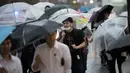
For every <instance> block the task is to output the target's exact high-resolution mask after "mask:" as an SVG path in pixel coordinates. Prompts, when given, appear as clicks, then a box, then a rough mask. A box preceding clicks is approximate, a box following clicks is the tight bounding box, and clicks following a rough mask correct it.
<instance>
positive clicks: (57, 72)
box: [32, 41, 71, 73]
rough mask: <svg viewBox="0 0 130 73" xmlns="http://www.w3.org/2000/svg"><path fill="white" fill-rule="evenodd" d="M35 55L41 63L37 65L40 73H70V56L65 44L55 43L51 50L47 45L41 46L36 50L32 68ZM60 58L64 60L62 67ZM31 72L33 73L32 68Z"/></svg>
mask: <svg viewBox="0 0 130 73" xmlns="http://www.w3.org/2000/svg"><path fill="white" fill-rule="evenodd" d="M37 55H39V56H40V59H41V62H42V63H41V64H40V65H39V70H40V71H41V73H71V55H70V51H69V48H68V46H66V45H65V44H62V43H60V42H57V41H56V42H55V45H54V47H53V48H51V49H50V48H49V47H48V45H47V43H44V44H41V45H40V46H38V47H37V48H36V51H35V55H34V60H33V63H32V66H33V64H34V63H35V58H36V56H37ZM62 58H63V59H64V65H63V66H62V65H61V59H62ZM32 70H33V71H34V69H33V67H32ZM37 71H38V70H37ZM34 72H36V71H34Z"/></svg>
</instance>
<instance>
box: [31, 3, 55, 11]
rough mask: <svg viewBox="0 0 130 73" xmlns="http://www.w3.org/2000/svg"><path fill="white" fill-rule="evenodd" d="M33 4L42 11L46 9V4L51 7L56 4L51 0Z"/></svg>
mask: <svg viewBox="0 0 130 73" xmlns="http://www.w3.org/2000/svg"><path fill="white" fill-rule="evenodd" d="M33 6H35V7H37V8H39V9H41V10H42V11H45V8H46V6H49V7H50V8H51V7H53V6H55V4H53V3H50V2H39V3H37V4H34V5H33Z"/></svg>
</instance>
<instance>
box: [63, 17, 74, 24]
mask: <svg viewBox="0 0 130 73" xmlns="http://www.w3.org/2000/svg"><path fill="white" fill-rule="evenodd" d="M66 21H68V22H71V23H73V22H74V21H73V19H72V18H71V17H68V18H67V19H65V20H64V21H63V22H62V23H64V22H66Z"/></svg>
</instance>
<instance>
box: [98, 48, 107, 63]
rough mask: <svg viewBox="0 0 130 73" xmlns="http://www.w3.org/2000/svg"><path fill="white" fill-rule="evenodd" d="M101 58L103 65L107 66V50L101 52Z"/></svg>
mask: <svg viewBox="0 0 130 73" xmlns="http://www.w3.org/2000/svg"><path fill="white" fill-rule="evenodd" d="M100 58H101V64H102V65H106V63H107V61H108V59H107V56H106V53H105V50H103V51H101V54H100Z"/></svg>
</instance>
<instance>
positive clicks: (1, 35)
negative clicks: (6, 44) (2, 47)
mask: <svg viewBox="0 0 130 73" xmlns="http://www.w3.org/2000/svg"><path fill="white" fill-rule="evenodd" d="M14 29H15V27H14V26H0V44H1V43H2V42H3V41H4V40H5V39H6V38H7V37H8V36H9V35H10V34H11V33H12V31H13V30H14Z"/></svg>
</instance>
